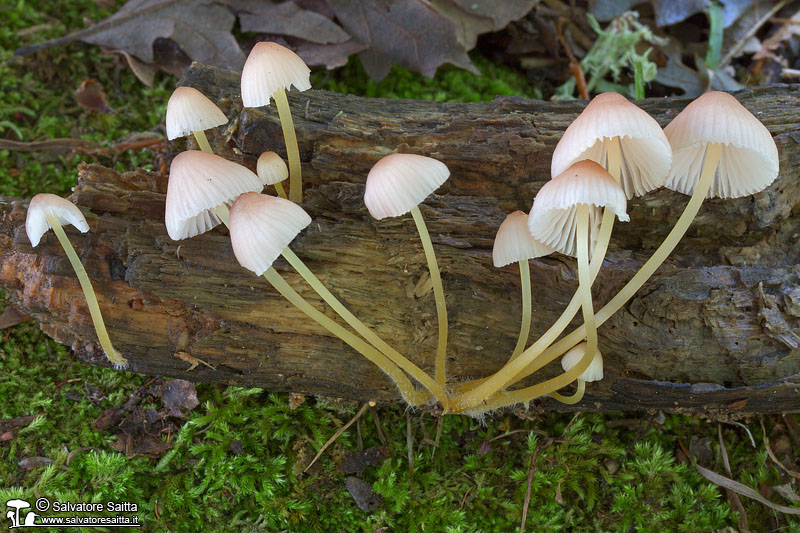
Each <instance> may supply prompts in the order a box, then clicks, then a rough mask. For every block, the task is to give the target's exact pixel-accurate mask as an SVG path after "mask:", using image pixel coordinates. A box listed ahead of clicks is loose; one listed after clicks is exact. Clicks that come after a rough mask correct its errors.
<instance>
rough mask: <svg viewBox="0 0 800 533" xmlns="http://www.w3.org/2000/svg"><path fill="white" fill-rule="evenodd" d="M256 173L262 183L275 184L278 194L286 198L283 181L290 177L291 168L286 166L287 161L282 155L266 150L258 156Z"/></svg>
mask: <svg viewBox="0 0 800 533" xmlns="http://www.w3.org/2000/svg"><path fill="white" fill-rule="evenodd" d="M256 173H257V174H258V178H259V179H260V180H261V183H263V184H264V185H274V186H275V191H276V192H277V193H278V196H280V197H281V198H286V191H284V190H283V185H281V182H282V181H283V180H285V179H286V178H288V177H289V168H288V167H287V166H286V163H284V162H283V159H281V156H279V155H278V154H276V153H275V152H264V153H263V154H261V155H260V156H258V162H257V163H256Z"/></svg>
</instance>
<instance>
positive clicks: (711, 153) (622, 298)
mask: <svg viewBox="0 0 800 533" xmlns="http://www.w3.org/2000/svg"><path fill="white" fill-rule="evenodd" d="M721 154H722V145H721V144H718V143H709V144H708V147H707V148H706V154H705V159H704V162H703V170H702V172H701V174H700V179H699V180H698V183H697V186H696V187H695V190H694V192H693V193H692V197H691V198H690V199H689V203H688V204H686V208H684V210H683V213H682V214H681V216H680V218H679V219H678V221H677V222H676V223H675V226H674V227H673V228H672V231H670V232H669V235H667V238H666V239H664V242H662V243H661V245H660V246H659V247H658V249H657V250H656V251H655V252H653V255H652V256H651V257H650V259H648V260H647V262H646V263H645V264H644V265H643V266H642V268H641V269H639V271H638V272H637V273H636V274H635V275H634V276H633V278H631V280H630V281H629V282H628V283H627V284H626V285H625V286H624V287H623V288H622V290H620V292H619V293H618V294H617V295H616V296H614V298H612V299H611V301H609V302H608V303H607V304H606V305H605V306H604V307H603V308H602V309H600V311H598V312H597V314H596V315H595V319H596V322H597V325H598V326H600V325H602V324H603V323H604V322H605V321H606V320H608V319H609V318H611V317H612V316H613V315H614V313H616V312H617V311H619V310H620V309H621V308H622V306H623V305H625V304H626V303H627V302H628V300H629V299H630V298H631V297H632V296H633V295H634V294H635V293H636V291H638V290H639V289H640V288H641V287H642V285H644V283H645V282H646V281H647V280H648V279H649V278H650V276H652V275H653V273H654V272H655V271H656V269H657V268H658V267H659V266H661V264H662V263H663V262H664V260H665V259H666V258H667V256H668V255H669V254H670V253H671V252H672V250H674V249H675V246H677V244H678V242H680V239H681V238H682V237H683V235H684V234H685V233H686V231H687V230H688V229H689V226H690V225H691V223H692V220H694V218H695V216H697V212H698V211H699V210H700V206H701V205H702V203H703V199H704V198H705V197H706V194H707V193H708V190H709V188H710V187H711V183H712V182H713V181H714V175H715V174H716V171H717V165H718V164H719V159H720V155H721ZM585 335H586V326H585V325H582V326H580V327H578V328H577V329H575V330H574V331H572V332H571V333H570V334H569V335H567V336H566V337H564V338H563V339H561V340H560V341H558V342H557V343H555V344H554V345H553V346H551V347H550V348H548V349H547V350H545V351H544V352H543V353H542V355H541V357H539V358H538V359H537V360H536V361H535V363H534V364H533V365H531V367H530V368H526V369H525V370H526V372H531V373H532V372H535V371H537V370H538V369H540V368H542V367H543V366H544V365H546V364H547V363H549V362H550V361H552V360H553V359H556V358H557V357H558V356H559V355H561V354H563V353H565V352H566V351H567V350H569V349H570V348H572V347H573V346H575V345H576V344H578V343H579V342H580V341H581V339H583V337H584V336H585ZM545 384H546V382H545ZM545 384H542V383H540V384H539V385H535V386H534V387H528V388H525V389H519V390H516V391H513V393H514V397H513V398H511V397H510V396H509V394H508V393H506V396H507V397H506V398H505V399H501V398H497V399H491V400H490V401H487V403H486V407H487V408H491V409H495V408H498V407H503V406H504V405H510V404H513V403H519V402H521V401H525V400H524V398H526V397H530V396H531V395H536V394H537V393H538V390H535V387H539V386H540V385H545ZM538 395H541V394H538ZM498 396H499V395H498ZM520 398H522V399H520Z"/></svg>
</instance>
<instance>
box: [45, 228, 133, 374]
mask: <svg viewBox="0 0 800 533" xmlns="http://www.w3.org/2000/svg"><path fill="white" fill-rule="evenodd" d="M45 216H46V217H47V222H49V223H50V227H51V228H53V233H55V234H56V238H58V242H60V243H61V247H62V248H64V252H65V253H66V254H67V258H68V259H69V262H70V264H71V265H72V268H73V270H75V275H76V276H77V277H78V282H79V283H80V284H81V289H83V296H84V297H85V298H86V305H87V306H88V307H89V315H91V317H92V323H93V324H94V330H95V332H96V333H97V340H98V341H100V346H101V347H102V348H103V351H104V352H105V353H106V357H108V360H109V361H111V362H112V363H113V364H114V368H127V366H128V360H127V359H125V358H124V357H122V355H120V353H119V352H118V351H117V350H116V349H115V348H114V346H113V345H112V344H111V339H110V338H109V336H108V331H106V325H105V322H103V314H102V313H101V312H100V304H99V303H97V296H96V295H95V293H94V289H93V288H92V282H91V281H89V275H88V274H87V273H86V269H85V268H83V264H82V263H81V260H80V259H79V258H78V254H77V253H75V248H73V247H72V244H71V243H70V242H69V239H68V238H67V234H66V233H64V228H62V227H61V222H59V220H58V217H55V216H53V215H51V214H49V213H47V214H45Z"/></svg>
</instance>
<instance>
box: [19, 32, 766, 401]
mask: <svg viewBox="0 0 800 533" xmlns="http://www.w3.org/2000/svg"><path fill="white" fill-rule="evenodd" d="M309 75H310V71H309V69H308V67H307V66H306V65H305V64H304V63H303V61H302V60H301V59H300V58H299V57H298V56H297V55H295V54H294V53H293V52H291V51H290V50H288V49H286V48H284V47H282V46H280V45H278V44H276V43H269V42H263V43H258V44H257V45H256V46H255V47H254V48H253V50H252V52H251V53H250V55H249V56H248V58H247V62H246V63H245V66H244V70H243V72H242V80H241V84H242V85H241V90H242V102H243V105H244V106H245V107H259V106H264V105H268V104H269V102H270V100H271V99H273V98H274V100H275V102H276V105H277V108H278V113H279V117H280V120H281V125H282V130H283V134H284V139H285V142H286V152H287V156H288V160H289V165H288V167H287V165H286V163H284V161H283V160H282V159H281V158H280V156H278V155H277V154H275V153H274V152H266V153H264V154H262V155H261V156H260V157H259V159H258V163H257V173H253V172H252V171H250V170H249V169H247V168H246V167H244V166H242V165H239V164H237V163H234V162H231V161H228V160H226V159H224V158H222V157H220V156H217V155H215V154H213V153H212V151H211V148H210V146H209V143H208V141H207V139H206V137H205V134H204V133H203V132H204V130H207V129H210V128H214V127H217V126H220V125H223V124H225V123H227V122H228V119H227V117H226V116H225V114H224V113H223V112H222V111H221V110H220V109H219V108H218V107H217V106H216V105H215V104H214V103H213V102H211V101H210V100H209V99H208V98H206V97H205V96H203V95H202V94H201V93H200V92H199V91H197V90H195V89H192V88H189V87H180V88H178V89H176V90H175V92H174V93H173V95H172V97H171V98H170V101H169V105H168V109H167V119H166V123H167V135H168V138H169V139H174V138H177V137H182V136H188V135H190V134H193V135H194V137H195V139H196V141H197V144H198V146H199V147H200V148H201V150H199V151H198V150H188V151H186V152H183V153H181V154H179V155H178V156H176V157H175V158H174V159H173V161H172V164H171V167H170V176H169V185H168V190H167V199H166V213H165V223H166V229H167V232H168V234H169V236H170V237H171V238H172V239H173V240H180V239H186V238H190V237H194V236H196V235H199V234H201V233H204V232H206V231H209V230H211V229H212V228H214V227H215V226H217V225H218V224H220V223H223V224H225V225H226V226H227V227H228V228H229V232H230V239H231V245H232V248H233V253H234V255H235V256H236V259H237V260H238V261H239V263H240V264H241V265H242V266H243V267H245V268H247V269H249V270H251V271H253V272H254V273H255V274H256V275H259V276H263V277H264V278H266V280H267V281H268V282H269V283H270V284H271V285H272V286H273V287H274V288H275V289H276V290H277V291H278V292H279V293H280V294H281V295H282V296H283V297H284V298H286V299H287V300H288V301H289V302H291V303H292V304H293V305H295V306H296V307H297V308H298V309H300V310H301V311H302V312H303V313H304V314H306V315H307V316H308V317H309V318H311V319H312V320H314V321H316V322H317V323H318V324H320V325H321V326H322V327H324V328H325V329H327V330H328V331H329V332H330V333H331V334H333V335H335V336H336V337H338V338H340V339H341V340H342V341H344V342H345V343H346V344H347V345H349V346H350V347H351V348H353V349H354V350H355V351H357V352H358V353H360V354H361V355H363V356H364V357H366V358H367V359H369V360H370V361H372V362H373V363H374V364H375V365H377V366H378V367H379V368H380V369H381V370H382V371H383V372H385V373H386V374H387V375H388V376H389V377H390V378H391V379H392V381H393V382H394V383H395V384H396V385H397V387H398V389H399V391H400V394H401V395H402V397H403V399H404V400H405V401H406V402H407V403H408V404H409V405H411V406H420V405H423V404H428V403H439V404H440V405H441V408H442V410H443V411H444V412H445V413H468V414H471V415H474V416H480V415H482V414H483V413H486V412H487V411H490V410H493V409H497V408H501V407H505V406H509V405H513V404H517V403H527V402H528V401H530V400H531V399H534V398H538V397H541V396H544V395H549V396H551V397H553V398H555V399H556V400H558V401H561V402H564V403H576V402H578V401H580V400H581V398H582V397H583V394H584V390H585V383H586V382H590V381H596V380H599V379H602V376H603V360H602V356H601V354H600V351H599V350H598V346H597V327H598V326H600V325H601V324H603V323H604V322H605V321H606V320H608V319H609V317H611V316H612V315H613V314H614V313H615V312H616V311H617V310H619V309H620V308H621V307H622V306H623V305H625V303H626V302H627V301H628V300H629V299H630V298H631V297H632V296H633V294H634V293H635V292H636V291H637V290H638V289H639V288H640V287H641V286H642V285H643V284H644V283H645V281H647V279H648V278H649V277H650V276H651V275H652V274H653V273H654V272H655V270H656V269H657V268H658V266H659V265H660V264H661V263H662V262H663V261H664V260H665V259H666V257H667V256H668V255H669V254H670V252H671V251H672V250H673V249H674V248H675V246H676V245H677V243H678V241H679V240H680V239H681V237H682V236H683V235H684V234H685V232H686V230H687V229H688V227H689V225H690V223H691V222H692V220H693V218H694V217H695V215H696V214H697V212H698V210H699V208H700V205H701V203H702V201H703V199H704V198H714V197H719V198H737V197H741V196H746V195H750V194H754V193H756V192H758V191H760V190H762V189H764V188H765V187H767V186H768V185H769V184H770V183H772V181H774V180H775V178H776V177H777V175H778V151H777V147H776V146H775V143H774V141H773V139H772V136H771V135H770V133H769V131H768V130H767V129H766V127H764V125H763V124H761V122H759V121H758V119H756V117H754V116H753V115H752V114H751V113H750V112H749V111H747V109H745V108H744V107H743V106H742V105H741V104H740V103H739V102H738V101H737V100H736V99H735V98H734V97H732V96H731V95H729V94H727V93H722V92H709V93H706V94H704V95H703V96H701V97H699V98H697V99H696V100H695V101H693V102H692V103H690V104H689V105H688V106H687V107H686V108H685V109H684V110H683V111H682V112H681V113H680V114H678V115H677V116H676V117H675V118H674V119H673V120H672V122H671V123H670V124H669V125H668V126H667V127H666V128H665V129H664V130H662V129H661V127H660V126H659V125H658V123H657V122H656V121H655V120H654V119H653V118H652V117H650V116H649V115H648V114H647V113H646V112H644V111H643V110H641V109H640V108H639V107H637V106H636V105H634V104H632V103H631V102H629V101H628V100H627V99H626V98H625V97H623V96H621V95H619V94H616V93H604V94H601V95H599V96H597V97H596V98H594V100H592V101H591V102H590V103H589V105H587V106H586V108H585V109H584V111H583V112H582V113H581V114H580V116H578V118H577V119H575V121H574V122H573V123H572V124H571V125H570V126H569V127H568V128H567V130H566V131H565V132H564V135H563V136H562V138H561V140H560V141H559V143H558V145H557V146H556V149H555V151H554V153H553V159H552V164H551V175H552V179H551V181H549V182H548V183H547V184H545V185H544V186H543V187H542V188H541V190H540V191H539V193H538V194H537V196H536V198H535V200H534V202H533V207H532V208H531V212H530V214H525V213H523V212H522V211H516V212H514V213H511V214H510V215H508V216H507V217H506V219H505V221H504V222H503V224H502V225H501V226H500V228H499V230H498V232H497V237H496V239H495V244H494V250H493V259H494V265H495V266H496V267H502V266H506V265H509V264H511V263H514V262H517V263H518V264H519V270H520V277H521V287H522V323H521V325H520V333H519V337H518V340H517V343H516V346H515V348H514V350H513V352H512V353H511V355H510V357H509V359H508V362H507V363H506V364H505V366H503V368H501V369H500V370H498V371H497V372H496V373H494V374H493V375H492V376H490V377H488V378H484V379H479V380H474V381H470V382H465V383H458V384H453V385H452V386H451V387H450V388H448V383H447V375H446V372H445V361H446V353H447V337H448V323H447V309H446V307H445V297H444V290H443V286H442V280H441V275H440V273H439V268H438V265H437V261H436V256H435V254H434V250H433V245H432V243H431V239H430V236H429V235H428V230H427V228H426V226H425V221H424V219H423V217H422V214H421V213H420V210H419V207H418V206H419V204H420V203H421V202H423V201H424V200H425V199H426V198H427V197H428V196H429V195H430V194H432V193H433V192H434V191H435V190H436V189H437V188H438V187H439V186H441V185H442V184H443V183H444V182H445V181H446V180H447V178H448V177H449V175H450V171H449V170H448V168H447V166H445V164H444V163H442V162H440V161H437V160H435V159H432V158H429V157H425V156H422V155H416V154H400V153H395V154H391V155H388V156H386V157H383V158H382V159H380V160H379V161H378V162H377V163H375V165H374V166H373V167H372V169H371V170H370V172H369V175H368V176H367V183H366V189H365V193H364V203H365V204H366V207H367V209H368V210H369V212H370V214H371V215H372V216H373V217H374V218H376V219H378V220H380V219H383V218H386V217H398V216H402V215H405V214H407V213H411V215H412V218H413V220H414V222H415V224H416V227H417V229H418V231H419V235H420V240H421V241H422V246H423V249H424V251H425V257H426V259H427V262H428V268H429V270H430V276H431V281H432V283H433V290H434V297H435V302H436V310H437V317H438V326H439V330H438V345H437V351H436V357H435V362H434V375H433V376H429V375H428V374H426V373H425V372H424V371H423V370H422V369H420V368H419V367H418V366H417V365H415V364H414V363H412V362H411V361H410V360H409V359H408V358H406V357H405V356H404V355H403V354H401V353H400V352H399V351H397V350H396V349H395V348H393V347H392V346H390V345H389V344H388V343H387V342H386V341H384V340H383V339H382V338H381V337H380V336H378V334H377V333H375V331H373V330H372V329H371V328H369V327H368V326H366V325H365V324H364V323H363V322H361V321H360V320H359V319H358V318H357V317H356V316H355V315H354V314H353V313H352V312H351V311H350V310H349V309H348V308H347V306H345V305H344V304H342V303H341V302H340V300H339V299H338V298H337V297H336V296H334V295H333V294H332V293H331V292H330V291H329V290H328V289H327V288H326V287H325V286H324V285H323V283H322V282H321V281H320V280H319V279H318V278H317V277H316V276H315V275H314V274H313V272H311V270H310V269H309V268H308V267H307V266H306V265H305V264H304V263H303V261H302V260H301V259H300V258H299V257H297V255H295V254H294V253H293V252H292V251H291V249H290V248H289V244H290V243H291V241H292V240H293V239H294V238H295V237H296V236H297V235H298V234H299V233H300V232H301V231H302V230H303V229H304V228H305V227H306V226H308V225H309V224H310V223H311V217H309V215H308V214H307V213H306V212H305V211H304V210H303V209H302V208H301V207H300V206H299V205H298V203H300V202H302V180H301V171H300V159H299V153H298V148H297V140H296V137H295V132H294V127H293V125H292V119H291V113H290V111H289V107H288V104H287V100H286V94H285V90H289V89H290V88H291V87H292V86H294V87H295V88H296V89H298V90H300V91H302V90H306V89H308V88H310V86H311V84H310V81H309ZM287 178H289V196H288V198H287V195H286V192H285V191H284V188H283V186H282V185H281V182H282V181H284V180H286V179H287ZM267 185H274V187H275V189H276V192H277V196H272V195H268V194H263V193H262V190H263V189H264V187H265V186H267ZM662 186H663V187H667V188H670V189H673V190H676V191H679V192H682V193H684V194H688V195H691V199H690V200H689V203H688V204H687V206H686V208H685V210H684V212H683V214H682V215H681V216H680V218H679V219H678V221H677V222H676V224H675V226H674V228H673V229H672V231H671V232H670V233H669V235H668V236H667V237H666V239H665V240H664V242H663V243H662V244H661V245H660V246H659V247H658V249H657V250H656V251H655V252H654V253H653V255H652V256H651V258H650V259H649V260H648V261H647V262H646V263H645V264H644V265H643V266H642V267H641V269H640V270H639V271H638V272H637V273H636V274H635V275H634V277H633V278H632V279H631V280H630V281H629V282H628V283H627V284H626V285H625V286H624V287H623V288H622V289H621V290H620V291H619V293H617V294H616V296H614V297H613V298H612V299H611V301H609V302H608V303H607V304H606V305H605V306H604V307H603V308H602V309H600V310H599V311H598V312H596V313H595V311H594V306H593V302H592V294H591V286H592V283H593V282H594V280H595V278H596V276H597V274H598V271H599V270H600V267H601V265H602V263H603V258H604V256H605V253H606V250H607V247H608V243H609V239H610V237H611V232H612V228H613V225H614V219H615V217H616V218H617V219H619V220H620V221H628V220H629V217H628V215H627V214H626V205H627V201H628V200H629V199H631V198H633V197H634V196H641V195H644V194H646V193H648V192H649V191H652V190H654V189H657V188H659V187H662ZM61 224H72V225H74V226H75V227H76V228H78V229H79V230H80V231H81V232H86V231H88V229H89V226H88V224H87V223H86V220H85V219H84V217H83V215H82V214H81V212H80V210H78V208H77V207H75V206H74V205H73V204H71V203H70V202H68V201H67V200H64V199H62V198H59V197H57V196H54V195H49V194H40V195H37V196H36V197H34V198H33V200H31V202H30V206H29V208H28V218H27V225H26V229H27V232H28V236H29V238H30V240H31V244H32V245H33V246H36V245H37V244H38V242H39V240H40V238H41V236H42V235H43V234H44V233H45V232H46V231H47V230H48V229H49V228H52V229H53V230H54V232H55V233H56V236H57V237H58V239H59V241H60V242H61V243H62V245H63V246H64V249H65V251H66V253H67V256H68V257H69V259H70V262H71V263H72V265H73V267H74V268H75V271H76V273H77V276H78V279H79V281H80V283H81V286H82V288H83V290H84V293H85V295H86V300H87V303H88V306H89V310H90V313H91V317H92V320H93V322H94V325H95V328H96V331H97V336H98V339H99V341H100V344H101V347H102V348H103V350H104V351H105V353H106V355H107V356H108V358H109V360H110V361H111V362H112V363H113V364H114V365H115V366H117V367H124V366H126V364H127V361H126V359H125V358H124V357H122V356H121V355H120V354H119V353H118V352H117V351H116V350H115V349H114V347H113V346H112V344H111V341H110V339H109V337H108V333H107V332H106V329H105V326H104V325H103V319H102V316H101V314H100V308H99V305H98V303H97V299H96V297H95V296H94V293H93V292H92V287H91V283H90V282H89V279H88V277H87V276H86V272H85V270H84V269H83V267H82V265H81V263H80V261H79V259H78V257H77V255H76V254H75V251H74V250H73V249H72V247H71V246H70V244H69V241H68V240H67V237H66V235H65V234H64V230H63V229H62V227H61ZM553 252H559V253H562V254H565V255H570V256H574V257H576V258H577V265H578V281H579V285H578V289H577V290H576V292H575V295H574V296H573V298H572V300H571V301H570V303H569V304H568V305H567V308H566V309H565V310H564V312H563V313H562V315H561V316H560V317H559V318H558V320H556V322H555V323H554V324H553V325H552V326H551V327H550V329H549V330H547V331H546V332H545V333H544V334H543V335H542V336H541V337H540V338H539V339H538V340H536V341H535V342H534V343H533V344H531V345H530V346H528V347H527V348H526V345H527V344H528V333H529V330H530V322H531V286H530V273H529V269H528V260H529V259H533V258H536V257H541V256H544V255H548V254H551V253H553ZM279 255H280V256H283V257H284V258H285V259H286V261H287V262H288V263H289V265H291V267H292V268H294V269H295V270H296V271H297V272H298V273H299V274H300V275H301V276H302V278H303V279H304V280H305V281H306V282H307V283H308V284H309V285H310V286H311V287H312V288H313V289H314V290H315V291H316V292H317V294H319V296H320V297H321V298H322V299H323V300H324V301H325V302H326V303H327V304H328V305H329V306H330V307H331V308H332V309H333V310H334V311H335V312H336V313H337V314H338V315H339V316H340V317H341V318H342V319H343V320H344V322H345V323H346V324H347V325H348V326H350V328H352V331H351V330H350V329H347V328H345V327H344V326H342V325H340V324H339V323H337V322H336V321H334V320H332V319H331V318H329V317H328V316H326V315H325V314H323V313H322V312H321V311H319V310H318V309H317V308H315V307H314V306H313V305H312V304H310V303H309V302H308V301H307V300H305V299H304V298H303V297H302V296H301V295H300V294H298V292H297V291H295V289H294V288H292V286H291V285H289V283H287V282H286V280H285V279H284V278H283V277H282V276H281V275H280V274H279V273H278V272H277V271H276V270H275V269H274V268H273V267H272V264H273V262H274V261H275V260H276V259H277V257H278V256H279ZM579 309H580V310H581V311H582V316H583V325H582V326H580V327H579V328H577V329H576V330H575V331H573V332H571V333H569V334H568V335H566V336H563V337H562V338H561V339H560V340H558V341H557V342H556V339H558V338H559V336H561V334H562V333H563V332H564V330H565V329H566V327H567V325H568V324H569V323H570V321H571V320H572V319H573V318H574V316H575V315H576V314H577V312H578V310H579ZM562 355H563V357H562V359H561V364H562V368H563V370H564V372H563V373H562V374H560V375H558V376H556V377H554V378H551V379H549V380H546V381H543V382H541V383H538V384H536V385H533V386H530V387H525V388H518V389H509V387H511V386H512V385H514V384H516V383H518V382H519V381H520V380H522V379H524V378H526V377H527V376H529V375H531V374H532V373H533V372H535V371H536V370H538V369H540V368H542V367H543V366H544V365H546V364H548V363H549V362H551V361H553V360H554V359H556V358H557V357H559V356H562ZM573 382H577V385H576V390H575V392H574V393H572V394H570V395H562V394H560V393H559V392H557V391H559V390H561V389H563V388H565V387H567V386H569V385H570V384H572V383H573ZM420 386H421V387H420Z"/></svg>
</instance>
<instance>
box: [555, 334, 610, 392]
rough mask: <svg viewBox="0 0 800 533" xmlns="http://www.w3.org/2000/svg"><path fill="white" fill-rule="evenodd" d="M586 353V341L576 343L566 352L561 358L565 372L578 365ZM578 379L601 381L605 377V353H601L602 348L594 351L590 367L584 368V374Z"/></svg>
mask: <svg viewBox="0 0 800 533" xmlns="http://www.w3.org/2000/svg"><path fill="white" fill-rule="evenodd" d="M585 353H586V343H585V342H582V343H580V344H576V345H575V346H573V348H572V349H571V350H570V351H568V352H567V353H565V354H564V357H562V358H561V368H563V369H564V372H567V371H569V370H571V369H572V368H573V367H574V366H575V365H577V364H578V363H579V362H580V360H581V358H583V355H584V354H585ZM578 379H580V380H582V381H586V382H589V381H600V380H601V379H603V355H602V354H601V353H600V350H596V351H595V352H594V357H593V358H592V362H591V363H589V368H587V369H586V370H584V371H583V374H581V375H580V376H578Z"/></svg>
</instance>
